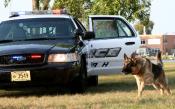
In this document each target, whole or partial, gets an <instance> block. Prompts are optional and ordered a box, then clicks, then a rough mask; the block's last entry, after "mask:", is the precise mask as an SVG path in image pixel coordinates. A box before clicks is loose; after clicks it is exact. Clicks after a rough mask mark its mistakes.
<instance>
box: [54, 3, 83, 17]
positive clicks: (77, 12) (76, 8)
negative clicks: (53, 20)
mask: <svg viewBox="0 0 175 109" xmlns="http://www.w3.org/2000/svg"><path fill="white" fill-rule="evenodd" d="M83 4H84V0H55V3H54V5H53V9H60V8H66V9H67V10H68V11H69V13H70V14H71V15H73V16H75V17H77V18H82V17H83V15H84V9H83Z"/></svg>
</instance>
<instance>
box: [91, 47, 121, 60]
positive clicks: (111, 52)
mask: <svg viewBox="0 0 175 109" xmlns="http://www.w3.org/2000/svg"><path fill="white" fill-rule="evenodd" d="M120 51H121V47H117V48H100V49H91V50H90V53H89V58H104V57H117V56H118V54H119V53H120Z"/></svg>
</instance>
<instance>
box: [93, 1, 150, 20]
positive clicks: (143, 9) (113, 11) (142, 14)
mask: <svg viewBox="0 0 175 109" xmlns="http://www.w3.org/2000/svg"><path fill="white" fill-rule="evenodd" d="M150 6H151V1H150V0H94V1H93V6H92V9H91V14H110V15H121V16H123V17H125V18H126V19H127V20H129V21H135V20H136V19H137V20H139V21H142V22H147V21H148V19H149V16H150Z"/></svg>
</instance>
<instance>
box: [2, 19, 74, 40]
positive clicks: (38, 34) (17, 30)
mask: <svg viewBox="0 0 175 109" xmlns="http://www.w3.org/2000/svg"><path fill="white" fill-rule="evenodd" d="M74 30H75V26H74V24H73V22H72V21H71V20H70V19H66V18H33V19H20V20H11V21H4V22H2V23H1V25H0V40H23V39H34V38H72V37H73V35H74V34H73V33H74Z"/></svg>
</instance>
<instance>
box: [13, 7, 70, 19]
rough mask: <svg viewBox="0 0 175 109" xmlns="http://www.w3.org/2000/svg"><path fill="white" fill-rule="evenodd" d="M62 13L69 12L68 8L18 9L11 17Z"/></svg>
mask: <svg viewBox="0 0 175 109" xmlns="http://www.w3.org/2000/svg"><path fill="white" fill-rule="evenodd" d="M52 14H54V15H61V14H68V12H67V10H66V9H56V10H42V11H40V10H38V11H18V12H11V13H10V18H11V17H17V16H20V15H52Z"/></svg>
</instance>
